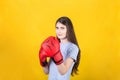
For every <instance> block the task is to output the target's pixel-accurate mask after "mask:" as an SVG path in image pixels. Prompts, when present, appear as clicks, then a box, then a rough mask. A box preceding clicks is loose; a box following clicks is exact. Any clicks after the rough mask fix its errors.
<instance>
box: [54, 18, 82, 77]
mask: <svg viewBox="0 0 120 80" xmlns="http://www.w3.org/2000/svg"><path fill="white" fill-rule="evenodd" d="M58 22H60V23H61V24H63V25H65V26H66V27H67V39H68V41H70V42H72V43H74V44H76V45H77V46H78V48H79V45H78V42H77V39H76V36H75V32H74V28H73V24H72V22H71V20H70V19H69V18H68V17H66V16H63V17H60V18H59V19H58V20H57V21H56V24H57V23H58ZM79 63H80V48H79V52H78V55H77V61H76V62H75V64H74V66H73V69H72V73H71V75H72V76H73V74H74V73H75V74H77V72H78V66H79Z"/></svg>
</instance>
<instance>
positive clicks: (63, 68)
mask: <svg viewBox="0 0 120 80" xmlns="http://www.w3.org/2000/svg"><path fill="white" fill-rule="evenodd" d="M72 63H73V59H72V58H70V57H69V58H67V59H66V61H65V62H64V63H62V64H60V65H57V68H58V70H59V72H60V74H61V75H64V74H65V73H67V71H68V70H69V69H70V67H71V65H72Z"/></svg>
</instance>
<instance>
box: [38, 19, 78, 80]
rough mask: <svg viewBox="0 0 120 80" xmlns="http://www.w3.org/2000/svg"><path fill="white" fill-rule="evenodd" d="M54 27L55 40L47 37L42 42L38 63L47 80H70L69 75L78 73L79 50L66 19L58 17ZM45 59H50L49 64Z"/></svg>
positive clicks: (69, 22) (71, 26)
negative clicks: (47, 75)
mask: <svg viewBox="0 0 120 80" xmlns="http://www.w3.org/2000/svg"><path fill="white" fill-rule="evenodd" d="M55 26H56V36H57V38H55V37H49V38H47V39H46V40H45V41H44V42H43V44H42V46H41V47H42V48H41V49H40V52H39V54H40V62H41V65H42V67H43V70H44V72H45V73H46V74H49V77H48V80H70V75H73V74H74V73H75V74H77V72H78V66H79V62H80V48H79V45H78V42H77V39H76V36H75V33H74V29H73V24H72V22H71V20H70V19H69V18H68V17H60V18H59V19H58V20H57V21H56V24H55ZM57 40H58V41H57ZM51 50H52V51H51ZM55 51H56V52H55ZM43 55H44V56H43ZM54 56H55V57H54ZM46 57H51V59H50V61H49V62H47V60H46Z"/></svg>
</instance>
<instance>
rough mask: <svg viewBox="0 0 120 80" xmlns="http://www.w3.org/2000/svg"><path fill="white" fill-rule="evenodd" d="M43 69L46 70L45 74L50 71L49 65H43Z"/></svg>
mask: <svg viewBox="0 0 120 80" xmlns="http://www.w3.org/2000/svg"><path fill="white" fill-rule="evenodd" d="M43 71H44V73H45V74H48V73H49V67H48V66H45V67H43Z"/></svg>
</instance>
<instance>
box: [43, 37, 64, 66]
mask: <svg viewBox="0 0 120 80" xmlns="http://www.w3.org/2000/svg"><path fill="white" fill-rule="evenodd" d="M42 48H43V50H44V51H45V52H46V53H47V55H46V56H47V57H51V58H52V59H53V61H54V62H55V64H57V65H59V64H61V63H63V56H62V54H61V52H60V44H59V41H58V39H57V38H55V37H53V36H50V37H48V38H47V39H46V40H45V41H44V42H43V43H42Z"/></svg>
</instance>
